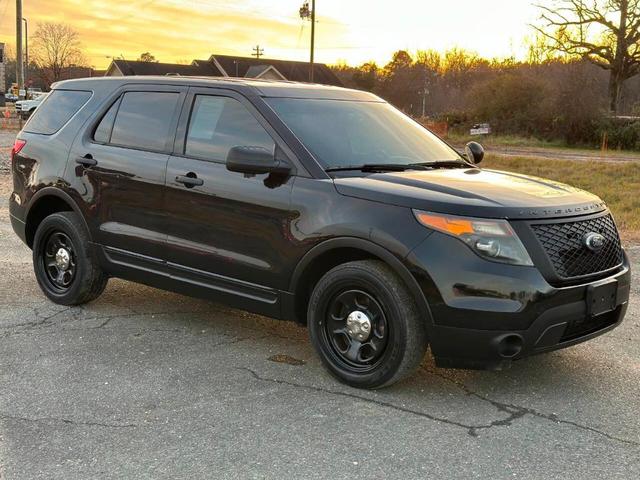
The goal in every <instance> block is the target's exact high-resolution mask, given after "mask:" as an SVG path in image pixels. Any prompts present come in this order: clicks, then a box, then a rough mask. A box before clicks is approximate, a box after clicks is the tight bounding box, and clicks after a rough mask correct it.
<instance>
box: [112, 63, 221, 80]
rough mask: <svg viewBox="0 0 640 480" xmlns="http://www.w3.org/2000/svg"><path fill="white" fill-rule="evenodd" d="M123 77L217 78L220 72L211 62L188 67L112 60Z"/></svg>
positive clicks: (173, 64)
mask: <svg viewBox="0 0 640 480" xmlns="http://www.w3.org/2000/svg"><path fill="white" fill-rule="evenodd" d="M113 63H114V64H115V65H116V66H117V67H118V69H119V70H120V71H121V72H122V74H123V75H126V76H129V75H170V74H172V73H173V74H177V75H199V76H212V77H219V76H221V75H222V72H221V71H220V70H218V68H217V67H216V66H215V65H214V64H213V63H212V62H204V63H197V64H194V63H192V64H190V65H179V64H175V63H159V62H140V61H137V60H136V61H131V60H121V59H117V60H114V61H113Z"/></svg>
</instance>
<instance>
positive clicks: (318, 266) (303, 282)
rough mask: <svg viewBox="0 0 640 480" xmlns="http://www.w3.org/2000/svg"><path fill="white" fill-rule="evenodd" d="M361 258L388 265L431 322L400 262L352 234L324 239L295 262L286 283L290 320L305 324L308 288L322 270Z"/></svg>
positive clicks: (419, 293) (423, 301)
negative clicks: (290, 300) (289, 302)
mask: <svg viewBox="0 0 640 480" xmlns="http://www.w3.org/2000/svg"><path fill="white" fill-rule="evenodd" d="M364 259H372V260H380V261H382V262H384V263H385V264H386V265H387V266H389V267H390V268H391V269H392V270H393V271H394V272H395V273H396V274H397V275H398V276H399V277H400V279H401V280H402V281H403V283H404V284H405V286H406V287H407V288H408V289H409V292H410V293H411V294H412V296H413V298H414V299H415V301H416V303H417V305H418V308H419V309H420V313H421V314H422V315H423V316H424V318H425V319H426V321H427V325H428V326H429V325H431V324H432V323H433V320H432V316H431V310H430V308H429V304H428V303H427V300H426V298H425V296H424V294H423V292H422V290H421V289H420V286H419V285H418V282H417V281H416V279H415V278H414V277H413V275H412V274H411V272H410V271H409V269H408V268H407V267H406V266H405V265H404V264H403V263H402V261H401V260H400V259H398V257H396V256H395V255H394V254H393V253H391V252H390V251H389V250H387V249H386V248H384V247H381V246H380V245H378V244H376V243H373V242H371V241H369V240H364V239H361V238H355V237H343V238H333V239H330V240H326V241H324V242H322V243H320V244H319V245H316V246H315V247H313V248H312V249H311V250H309V251H308V252H307V253H306V254H305V255H304V257H302V259H301V260H300V261H299V262H298V265H297V266H296V268H295V270H294V272H293V275H292V277H291V282H290V284H289V292H292V293H293V302H292V303H293V305H291V310H292V312H291V316H292V317H293V319H294V320H295V321H296V322H297V323H300V324H306V306H307V304H308V299H309V297H310V295H311V291H312V290H313V287H314V286H315V285H316V283H317V282H318V280H320V278H321V277H322V276H323V275H324V274H325V273H326V272H328V271H329V270H331V269H332V268H334V267H336V266H338V265H340V264H342V263H346V262H349V261H355V260H364Z"/></svg>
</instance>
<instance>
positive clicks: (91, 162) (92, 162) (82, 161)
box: [76, 153, 98, 168]
mask: <svg viewBox="0 0 640 480" xmlns="http://www.w3.org/2000/svg"><path fill="white" fill-rule="evenodd" d="M76 163H77V164H78V165H82V166H83V167H86V168H89V167H95V166H96V165H97V164H98V161H97V160H96V159H95V158H93V155H91V154H90V153H87V154H86V155H85V156H84V157H78V158H76Z"/></svg>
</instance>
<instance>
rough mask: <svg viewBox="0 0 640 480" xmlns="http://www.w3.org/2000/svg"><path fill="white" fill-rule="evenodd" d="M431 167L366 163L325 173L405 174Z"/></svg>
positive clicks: (327, 170) (336, 168) (408, 164)
mask: <svg viewBox="0 0 640 480" xmlns="http://www.w3.org/2000/svg"><path fill="white" fill-rule="evenodd" d="M431 168H433V167H432V166H431V165H426V164H423V163H406V164H402V163H365V164H364V165H346V166H344V167H329V168H325V172H345V171H348V170H360V171H362V172H404V171H406V170H430V169H431Z"/></svg>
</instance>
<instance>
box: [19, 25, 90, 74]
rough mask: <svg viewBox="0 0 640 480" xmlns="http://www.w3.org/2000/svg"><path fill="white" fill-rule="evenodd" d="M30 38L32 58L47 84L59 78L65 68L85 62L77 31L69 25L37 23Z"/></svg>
mask: <svg viewBox="0 0 640 480" xmlns="http://www.w3.org/2000/svg"><path fill="white" fill-rule="evenodd" d="M32 38H33V43H32V45H33V46H32V50H31V51H32V58H33V59H34V61H35V62H36V64H37V65H38V67H39V68H40V69H41V71H42V75H43V77H44V78H43V80H45V82H46V83H47V84H51V83H54V82H57V81H58V80H60V79H61V78H62V75H63V72H64V70H65V69H68V68H69V67H72V66H76V65H83V64H84V63H86V62H85V59H84V56H83V54H82V50H81V45H80V39H79V35H78V32H77V31H75V30H74V29H73V28H72V27H70V26H69V25H65V24H62V23H50V22H43V23H39V24H38V28H37V29H36V31H35V33H34V34H33V37H32Z"/></svg>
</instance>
